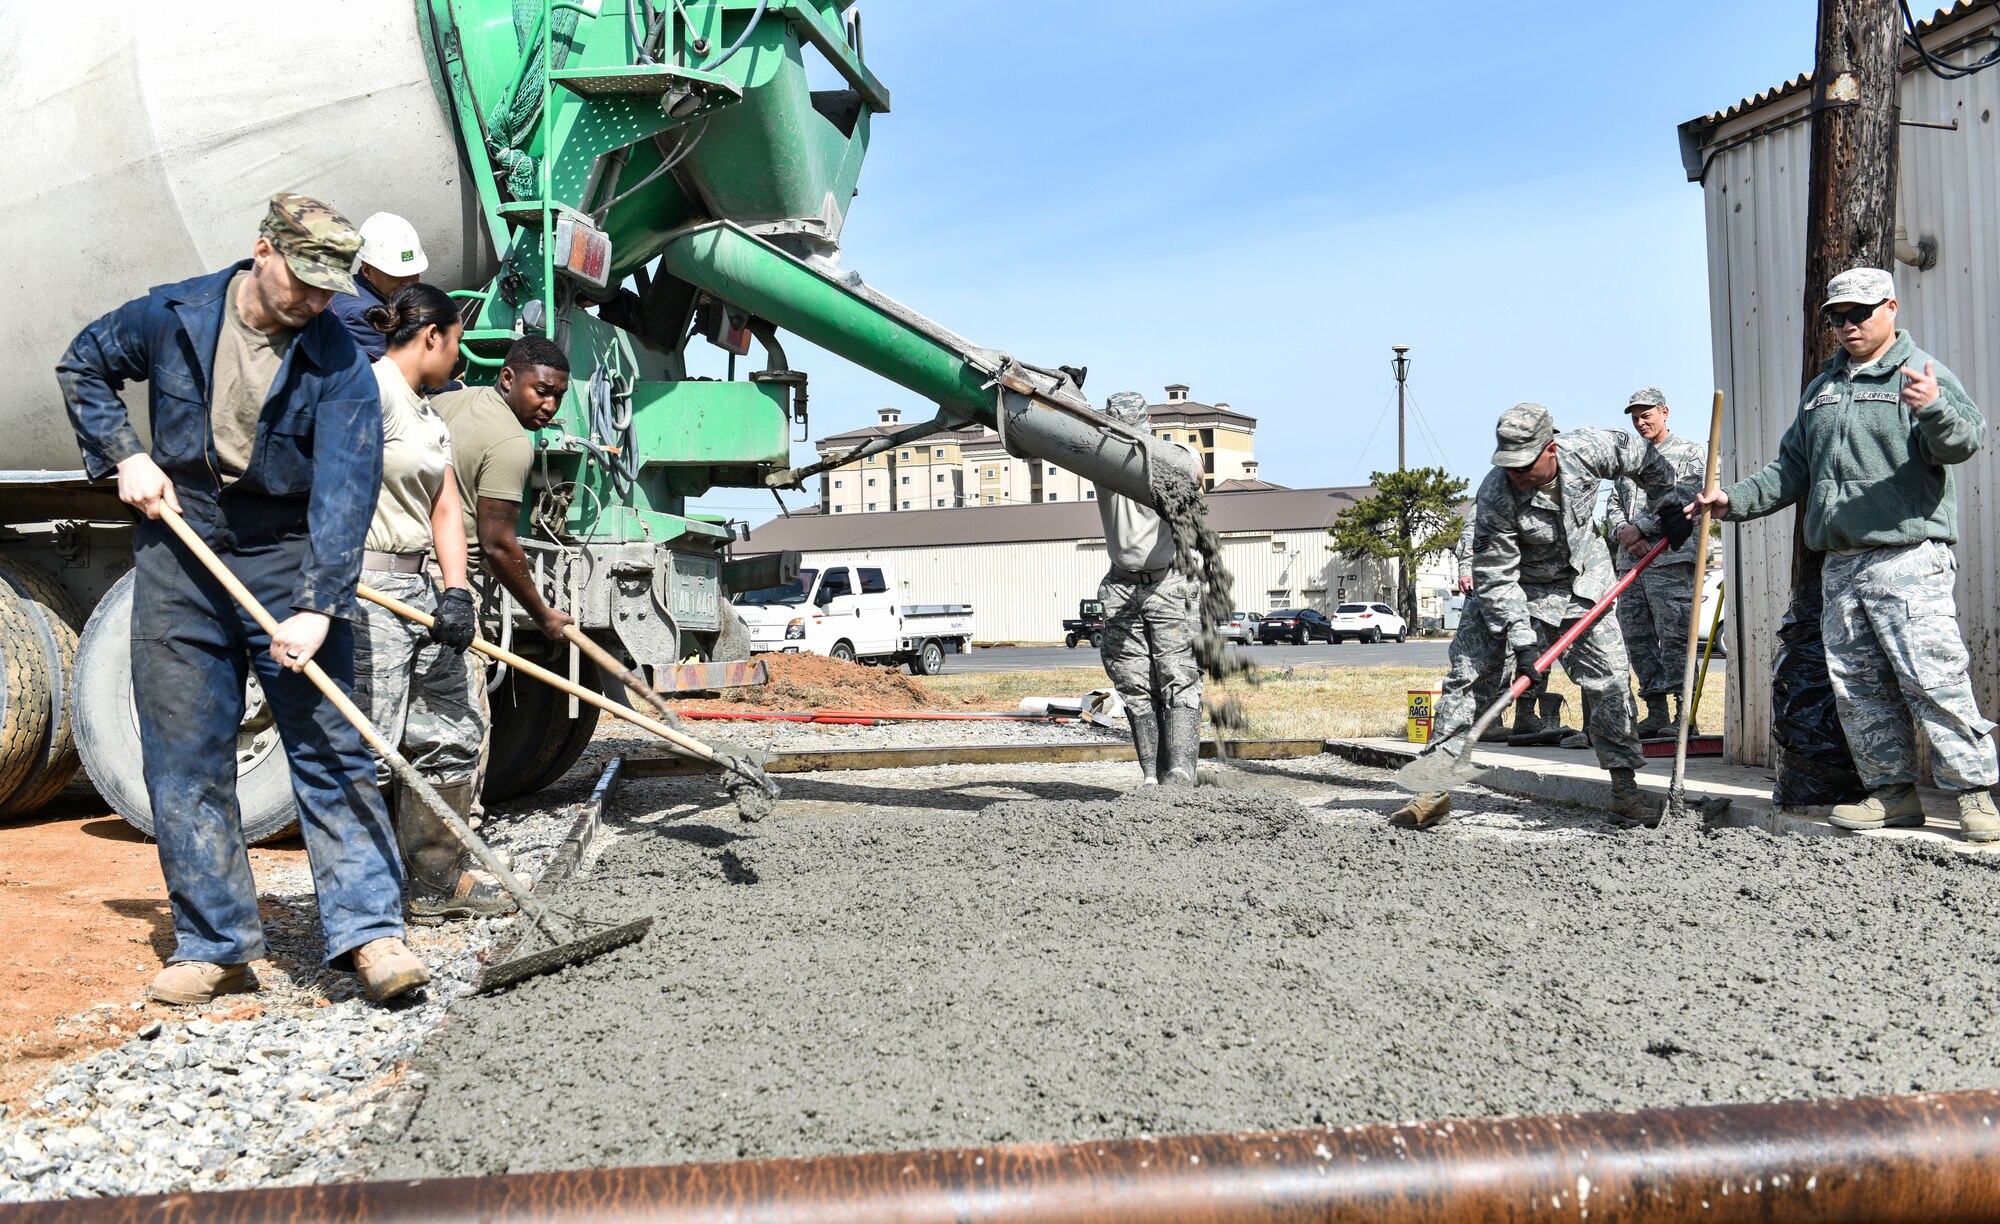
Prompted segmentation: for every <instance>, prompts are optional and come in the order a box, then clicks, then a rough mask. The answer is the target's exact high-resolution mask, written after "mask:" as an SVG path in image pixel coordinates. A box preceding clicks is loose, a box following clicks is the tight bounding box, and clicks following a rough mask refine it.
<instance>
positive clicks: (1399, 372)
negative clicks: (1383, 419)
mask: <svg viewBox="0 0 2000 1224" xmlns="http://www.w3.org/2000/svg"><path fill="white" fill-rule="evenodd" d="M1389 347H1391V348H1393V349H1395V350H1396V356H1395V358H1394V359H1393V360H1392V361H1390V363H1389V364H1390V365H1392V366H1394V367H1395V368H1396V470H1397V471H1399V472H1400V471H1402V470H1403V468H1404V467H1405V466H1406V463H1405V459H1404V442H1405V439H1406V437H1407V433H1406V431H1405V429H1404V426H1403V384H1404V383H1405V382H1407V381H1408V380H1409V377H1410V359H1409V357H1408V356H1406V354H1408V353H1409V351H1410V346H1409V345H1407V344H1393V345H1390V346H1389Z"/></svg>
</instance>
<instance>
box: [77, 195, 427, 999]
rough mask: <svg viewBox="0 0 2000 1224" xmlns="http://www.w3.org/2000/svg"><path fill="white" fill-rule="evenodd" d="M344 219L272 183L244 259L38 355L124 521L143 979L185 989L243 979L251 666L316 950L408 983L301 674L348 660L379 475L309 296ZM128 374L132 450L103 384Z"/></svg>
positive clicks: (396, 890)
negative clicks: (139, 812) (147, 833)
mask: <svg viewBox="0 0 2000 1224" xmlns="http://www.w3.org/2000/svg"><path fill="white" fill-rule="evenodd" d="M360 247H361V235H360V234H358V233H356V232H355V230H354V226H353V225H352V224H351V223H350V222H349V221H348V220H347V218H345V217H343V216H341V215H340V214H339V213H338V212H335V211H334V210H333V209H331V208H329V207H327V206H326V205H325V204H322V203H320V202H319V201H318V200H313V199H308V198H307V197H305V196H298V195H290V194H281V195H277V196H274V197H272V199H271V205H270V209H269V211H268V213H267V214H266V215H265V218H264V222H263V226H262V228H261V229H260V230H259V231H258V235H257V240H256V244H255V246H254V247H253V248H252V251H251V256H250V258H249V259H246V260H243V261H241V262H240V263H237V264H234V265H232V266H230V267H227V268H224V269H222V270H221V271H218V272H212V273H209V274H207V275H205V276H198V277H196V278H194V279H193V280H187V281H182V282H180V283H179V284H175V285H163V286H161V287H159V288H156V289H154V290H153V291H152V292H151V293H149V294H147V295H146V296H145V297H143V298H140V299H138V300H136V301H132V302H127V303H126V304H125V305H123V306H121V307H119V308H118V309H117V310H114V311H113V312H111V313H110V314H108V315H106V316H104V317H103V318H101V319H99V320H98V321H97V322H95V323H92V324H91V325H90V326H89V327H86V328H84V330H83V332H82V333H81V334H79V335H78V336H77V338H76V340H75V341H74V342H73V343H71V345H70V347H69V351H68V352H66V353H65V354H63V358H62V361H61V363H60V364H58V365H57V367H56V376H57V379H58V380H59V381H60V382H61V383H62V389H63V398H64V400H65V401H66V402H67V404H68V407H69V414H70V420H71V423H72V424H73V425H74V426H75V429H76V437H77V443H78V445H79V447H80V448H81V450H82V451H83V461H84V465H85V468H86V470H88V471H89V473H90V474H91V475H92V476H93V477H98V478H102V477H105V476H108V475H110V474H111V473H112V472H114V471H115V472H117V474H118V496H119V498H120V499H121V500H122V501H124V502H125V503H126V504H127V505H129V506H132V507H134V508H136V509H137V510H139V511H140V512H141V513H142V514H143V515H144V516H145V519H144V521H141V522H140V523H139V525H138V529H137V530H136V532H135V533H134V535H133V553H134V558H133V560H134V567H133V568H134V570H135V571H136V573H137V575H138V577H137V585H136V589H135V591H134V594H133V603H132V697H133V700H134V703H135V704H136V705H137V707H138V716H139V731H140V739H141V741H142V742H143V743H144V744H145V762H144V767H145V775H146V793H147V796H148V798H149V799H150V800H151V802H152V808H153V822H154V834H155V836H156V837H157V839H158V842H159V851H160V868H161V871H162V873H163V874H164V875H165V876H166V881H167V895H168V900H169V902H170V903H171V904H172V907H173V916H174V935H175V939H176V946H175V949H174V953H173V956H172V958H171V963H170V964H168V965H167V967H166V968H165V969H163V970H162V971H161V972H160V973H159V975H158V976H156V977H155V978H154V979H153V981H152V985H151V986H150V987H149V988H148V993H149V994H150V995H151V996H152V997H153V998H155V999H158V1000H160V1001H161V1002H165V1003H184V1004H187V1003H194V1004H198V1003H207V1002H209V1001H210V1000H212V999H213V998H214V997H215V996H217V995H219V994H225V993H231V992H236V991H244V990H252V989H255V986H256V983H255V981H254V980H253V979H252V978H251V975H250V962H251V961H253V960H257V959H258V958H260V957H262V956H263V955H264V951H265V945H264V931H263V927H262V925H261V924H260V923H259V921H258V916H257V883H256V881H255V880H254V879H253V878H252V877H251V874H250V859H249V852H248V848H247V846H246V845H245V844H244V840H243V828H242V822H241V817H240V813H239V812H238V811H237V806H236V735H237V727H238V725H239V724H240V723H241V722H242V720H243V711H244V686H245V683H246V681H247V679H248V676H249V673H250V672H251V671H252V670H253V669H254V670H255V671H256V673H257V677H258V679H259V680H260V681H261V682H262V684H263V689H264V696H265V699H266V700H267V701H269V703H270V707H271V712H272V714H273V715H274V716H275V717H276V719H277V724H278V731H279V734H280V735H281V736H282V737H283V740H284V745H285V755H286V757H287V759H288V760H289V762H290V764H291V772H292V793H293V794H294V795H295V796H296V797H297V799H298V806H299V826H300V829H301V831H302V832H303V834H304V836H305V843H306V857H307V859H308V860H309V861H310V863H311V865H312V875H313V887H314V891H315V892H316V893H317V894H318V898H319V915H320V926H321V929H322V930H323V931H324V933H325V937H326V961H327V964H328V965H329V966H331V967H332V968H335V969H348V968H352V969H353V970H354V971H355V972H357V973H358V974H359V975H360V977H361V983H362V987H363V988H364V989H365V990H366V992H367V993H368V995H369V997H370V998H374V999H386V998H390V997H393V996H395V995H399V994H402V993H404V992H405V991H408V990H411V989H414V988H415V987H417V986H420V985H422V984H423V983H424V982H425V981H427V980H428V977H429V975H428V974H427V973H426V972H425V970H424V966H423V963H422V962H421V961H419V960H418V959H417V958H416V957H415V956H414V955H412V954H411V952H410V950H409V949H408V948H407V947H405V946H404V944H403V872H402V864H401V863H400V862H398V861H397V857H396V850H395V845H396V841H395V832H394V830H392V829H391V828H390V825H389V813H388V811H387V809H386V808H384V806H383V803H382V796H381V793H380V792H379V791H378V790H377V789H376V787H375V769H374V765H373V764H372V763H371V762H370V761H369V759H368V750H367V748H366V747H364V746H363V744H362V742H361V735H360V733H359V732H358V731H356V730H355V728H354V727H353V726H352V725H351V724H349V723H348V722H347V720H346V719H345V718H343V717H342V716H341V715H340V713H339V712H338V711H337V710H336V709H335V708H334V706H333V705H332V704H331V703H329V702H327V701H326V700H325V699H324V698H323V697H322V696H321V694H320V692H319V690H318V689H317V688H315V687H314V686H313V684H312V683H311V682H310V681H309V680H307V678H306V677H305V676H304V674H303V672H304V671H305V667H306V664H307V663H308V662H310V661H315V660H316V661H317V662H318V663H319V664H320V666H321V667H323V668H325V669H326V671H327V673H328V674H329V675H330V676H332V677H333V678H334V680H335V681H336V682H338V683H340V684H343V685H348V684H351V683H352V682H353V678H354V631H353V624H352V617H353V615H354V584H355V581H356V579H358V578H359V576H360V571H361V548H362V542H363V540H364V539H365V537H366V536H367V534H368V520H369V517H370V516H371V515H372V514H373V512H374V509H375V498H376V492H377V489H378V488H379V486H380V484H381V480H382V408H381V403H380V400H379V399H378V397H377V393H376V389H375V379H374V377H373V376H372V375H371V374H370V373H369V371H368V360H367V358H365V357H363V356H362V354H361V350H359V349H358V348H356V347H355V346H354V341H353V339H352V338H350V337H349V336H348V334H347V332H346V331H345V330H344V329H343V328H342V327H341V325H340V321H339V320H338V319H335V318H333V317H332V316H331V315H328V314H326V313H325V311H326V308H327V302H328V299H330V298H331V297H332V296H333V295H334V294H335V293H337V292H343V291H346V290H349V289H352V288H353V281H352V280H351V279H350V276H349V272H350V269H352V267H353V266H354V259H355V254H356V252H357V251H359V250H360ZM132 379H145V380H146V381H147V383H148V384H149V387H148V396H147V399H148V407H149V409H150V416H151V419H152V427H153V429H152V447H151V450H150V452H149V451H148V450H147V448H146V447H144V446H142V445H141V444H140V442H139V437H138V434H137V433H136V432H135V431H134V430H133V428H132V423H131V421H130V420H129V419H128V418H127V415H126V411H125V405H124V404H123V403H122V402H121V401H120V400H119V398H118V392H119V390H120V389H121V388H122V387H123V386H124V385H125V383H126V382H128V381H130V380H132ZM163 508H164V509H170V510H173V511H176V512H178V513H181V514H183V515H184V516H185V517H186V519H187V523H188V525H189V526H190V527H191V528H193V530H194V531H195V532H196V533H197V534H198V535H199V536H200V537H201V538H202V539H203V540H204V541H205V542H206V543H207V544H208V545H209V546H210V547H211V548H213V549H214V550H215V551H216V552H217V553H219V554H220V555H221V557H222V559H223V561H224V563H225V564H227V565H228V566H229V568H230V569H231V570H232V571H234V572H235V575H236V577H238V578H239V579H241V580H242V582H243V583H244V585H246V586H247V587H249V588H250V591H251V593H252V594H253V595H255V596H256V597H257V599H258V600H260V601H261V602H262V603H264V604H265V605H266V606H267V607H270V608H274V609H279V610H281V611H282V610H287V609H289V613H290V614H289V616H288V617H287V618H286V619H285V620H283V621H281V622H279V624H278V626H277V631H276V632H275V633H271V634H268V635H267V634H266V633H265V632H264V630H263V629H262V628H261V627H260V626H259V624H258V623H257V621H256V620H254V619H253V618H252V617H251V616H250V614H249V613H248V612H246V611H244V610H242V609H241V608H239V607H238V606H237V605H236V603H235V601H234V600H232V599H231V597H230V596H229V594H228V592H227V591H226V590H225V589H224V588H223V587H222V585H221V584H220V583H218V582H216V581H215V579H214V577H213V576H212V575H211V574H210V573H209V572H208V571H207V570H206V569H205V568H204V567H203V566H202V564H201V562H200V561H198V560H197V559H196V558H195V557H194V556H193V555H191V554H190V553H189V552H188V551H187V550H186V548H185V547H184V546H183V545H182V544H181V543H180V542H179V541H178V539H176V537H175V536H174V535H173V533H172V532H171V531H169V530H168V528H167V526H166V525H165V524H163V523H160V522H158V521H157V520H158V519H159V518H160V517H161V515H162V513H163V512H164V509H163Z"/></svg>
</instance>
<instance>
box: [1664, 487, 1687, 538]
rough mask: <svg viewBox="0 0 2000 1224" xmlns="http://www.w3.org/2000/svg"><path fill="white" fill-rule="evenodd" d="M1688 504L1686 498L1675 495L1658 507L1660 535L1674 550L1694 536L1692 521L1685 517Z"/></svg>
mask: <svg viewBox="0 0 2000 1224" xmlns="http://www.w3.org/2000/svg"><path fill="white" fill-rule="evenodd" d="M1688 504H1689V503H1688V499H1687V498H1685V497H1682V496H1681V495H1680V494H1678V493H1676V494H1674V495H1673V496H1672V497H1669V498H1668V499H1667V500H1666V504H1665V505H1662V506H1661V507H1660V534H1661V535H1663V536H1665V537H1667V539H1668V540H1669V541H1670V542H1672V544H1673V546H1674V547H1675V548H1679V547H1680V546H1681V545H1683V544H1685V543H1687V542H1688V537H1689V536H1691V535H1693V534H1694V520H1693V519H1691V518H1689V517H1688V516H1687V508H1688Z"/></svg>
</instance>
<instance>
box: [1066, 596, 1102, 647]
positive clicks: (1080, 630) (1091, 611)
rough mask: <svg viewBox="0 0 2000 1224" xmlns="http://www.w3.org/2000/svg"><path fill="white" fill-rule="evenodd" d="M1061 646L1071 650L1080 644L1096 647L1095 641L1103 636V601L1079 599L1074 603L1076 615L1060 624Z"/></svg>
mask: <svg viewBox="0 0 2000 1224" xmlns="http://www.w3.org/2000/svg"><path fill="white" fill-rule="evenodd" d="M1062 626H1063V645H1065V646H1067V647H1069V648H1070V649H1071V650H1075V649H1076V644H1077V643H1078V642H1082V643H1084V644H1085V645H1088V646H1095V645H1097V639H1099V638H1101V637H1103V636H1104V601H1103V600H1101V599H1079V600H1077V601H1076V615H1075V616H1074V617H1072V618H1070V619H1068V620H1065V621H1064V622H1063V623H1062Z"/></svg>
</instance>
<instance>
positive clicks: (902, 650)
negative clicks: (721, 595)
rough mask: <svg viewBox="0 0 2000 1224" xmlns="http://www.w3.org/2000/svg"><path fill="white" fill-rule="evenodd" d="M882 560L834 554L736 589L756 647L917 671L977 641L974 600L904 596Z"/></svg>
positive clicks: (937, 666) (930, 670) (927, 672)
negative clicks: (780, 577)
mask: <svg viewBox="0 0 2000 1224" xmlns="http://www.w3.org/2000/svg"><path fill="white" fill-rule="evenodd" d="M896 590H897V582H896V574H895V571H894V570H893V569H892V568H890V566H889V564H888V563H886V562H881V561H851V562H850V561H832V562H828V563H825V564H823V565H820V566H814V567H810V568H806V569H801V570H800V571H799V576H798V579H797V581H795V582H790V583H787V584H786V585H784V586H781V587H770V588H768V589H766V590H762V591H745V592H743V593H741V594H738V595H735V596H732V597H731V599H730V602H731V604H733V605H734V606H735V608H736V611H737V612H738V613H739V614H740V615H741V616H742V617H743V623H744V624H745V625H747V626H748V627H749V629H750V649H751V651H752V652H753V653H755V652H760V651H767V652H771V653H774V654H817V655H826V656H827V657H828V658H833V659H845V660H847V661H849V662H855V661H857V660H858V661H861V662H865V663H886V664H900V663H908V664H909V665H910V670H911V671H912V672H914V673H915V674H917V675H919V676H935V675H937V674H938V673H939V672H941V671H943V670H944V660H945V656H946V655H948V654H965V653H966V652H968V651H970V650H971V649H972V605H970V604H905V603H901V602H899V601H898V600H897V597H896Z"/></svg>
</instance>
